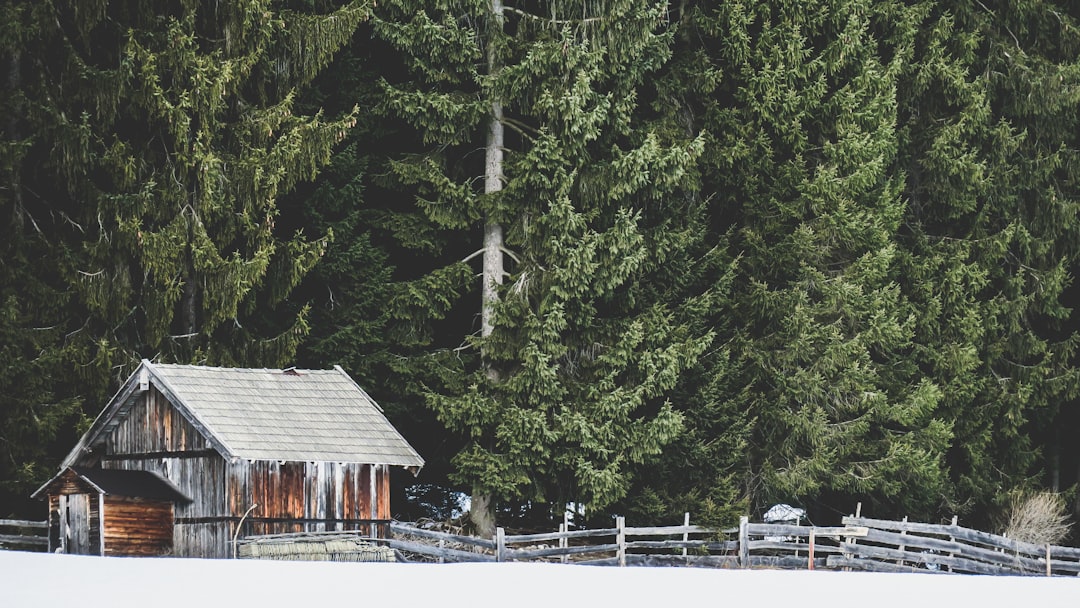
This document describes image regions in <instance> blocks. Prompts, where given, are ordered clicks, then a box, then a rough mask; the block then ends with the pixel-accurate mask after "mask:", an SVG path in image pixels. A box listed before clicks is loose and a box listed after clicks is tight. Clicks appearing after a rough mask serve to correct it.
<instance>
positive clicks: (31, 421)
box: [0, 0, 369, 478]
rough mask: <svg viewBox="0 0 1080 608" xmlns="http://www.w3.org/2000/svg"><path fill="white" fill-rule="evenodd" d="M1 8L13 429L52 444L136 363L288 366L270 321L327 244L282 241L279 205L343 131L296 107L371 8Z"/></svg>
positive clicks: (288, 344)
mask: <svg viewBox="0 0 1080 608" xmlns="http://www.w3.org/2000/svg"><path fill="white" fill-rule="evenodd" d="M321 4H327V6H316V5H321ZM2 14H3V18H0V21H3V22H4V24H3V26H2V27H3V28H4V29H3V39H2V43H3V48H2V53H3V61H4V71H5V74H6V85H7V86H6V87H5V94H4V95H3V100H4V110H6V112H5V120H6V121H7V124H6V129H5V138H4V142H3V146H4V147H3V167H2V168H3V172H4V180H5V181H4V186H5V187H4V188H3V193H2V196H3V201H2V202H3V210H4V212H5V218H6V219H5V227H4V229H5V236H6V237H7V238H5V239H4V247H6V248H9V249H10V251H8V252H6V253H10V254H11V257H10V258H7V257H6V256H5V257H6V259H9V260H10V261H11V262H10V265H8V264H5V272H4V275H3V280H4V281H5V282H4V285H3V290H4V296H5V302H6V304H5V305H4V307H5V311H6V313H7V314H5V320H4V331H5V333H8V334H9V335H12V336H15V337H12V339H11V340H10V341H9V340H8V339H7V338H5V341H4V347H5V348H11V349H13V350H17V351H18V354H17V356H16V357H15V358H14V359H13V360H12V364H13V365H15V366H17V367H20V368H21V369H22V371H21V372H20V373H18V374H9V375H7V376H6V378H15V377H25V376H26V375H28V374H29V375H30V376H33V377H34V378H35V381H34V382H31V383H27V384H26V385H25V387H26V389H27V390H31V391H33V392H34V393H36V394H35V395H34V396H33V397H32V398H26V399H24V398H23V397H15V398H13V399H11V400H9V399H7V397H5V400H4V408H3V411H4V414H3V415H4V418H3V419H4V420H5V421H11V422H12V425H11V426H10V427H9V426H8V425H7V424H5V431H4V432H5V434H7V435H8V437H7V438H8V439H10V440H12V441H13V443H14V442H15V441H17V442H18V443H20V444H23V443H28V442H27V440H26V439H24V437H41V438H42V439H45V440H47V439H48V437H49V436H51V434H52V433H51V432H47V429H49V428H50V427H53V426H55V422H50V421H53V420H54V419H61V420H68V419H70V416H71V413H72V409H73V408H75V409H77V407H78V405H77V404H78V398H85V399H86V402H87V407H88V408H90V409H94V410H96V409H97V408H99V407H100V406H101V404H102V403H103V400H104V398H105V397H106V396H107V395H108V391H109V390H110V389H111V388H115V385H114V384H111V382H115V381H116V380H117V379H119V378H122V377H124V376H125V375H126V373H127V372H128V371H129V370H130V368H131V367H132V366H133V365H134V364H136V363H137V362H138V360H139V359H140V358H144V357H146V358H154V359H160V360H167V361H182V362H196V363H209V364H225V365H230V364H248V365H279V364H283V363H285V362H287V361H290V360H291V359H292V353H293V352H294V350H295V348H296V346H297V344H298V343H299V340H300V339H301V337H302V336H303V334H304V332H305V331H306V329H307V325H306V318H305V313H304V312H303V309H302V308H301V310H300V313H299V314H297V313H295V312H293V313H289V314H278V313H276V312H275V311H276V310H277V305H278V304H279V303H280V302H282V301H283V300H284V299H285V298H286V297H287V296H288V295H289V293H290V290H291V289H292V288H293V287H294V286H295V285H296V284H297V283H298V282H299V280H300V279H301V278H302V277H303V276H304V274H305V273H307V272H308V271H309V270H310V269H311V268H312V266H313V265H314V264H315V262H316V261H317V260H318V258H319V256H320V255H321V253H322V251H323V249H324V247H325V238H326V236H327V235H310V236H309V235H304V234H300V233H291V234H283V231H282V230H280V229H278V228H277V227H276V223H277V221H278V217H279V210H278V208H277V204H276V201H277V199H278V198H279V197H280V196H281V195H282V194H283V193H286V192H288V191H290V190H291V189H292V188H293V187H294V186H295V185H296V184H297V183H298V182H299V181H301V180H307V179H311V178H312V177H313V176H314V175H315V173H316V171H317V169H318V168H319V167H320V166H321V165H323V164H324V163H326V162H327V160H328V159H329V155H330V152H331V149H332V147H333V145H334V144H335V143H336V142H338V141H340V139H341V138H342V136H343V135H344V133H345V131H346V130H348V129H349V128H350V126H351V125H352V124H353V123H354V121H355V110H353V112H352V113H347V114H345V115H339V116H334V117H326V116H323V115H321V114H314V115H301V114H298V113H295V112H294V111H293V107H294V100H295V99H296V95H297V90H298V87H301V86H303V85H305V84H306V83H308V82H309V81H310V80H311V79H312V78H313V77H314V76H315V75H316V74H317V73H318V71H319V70H321V69H322V68H323V67H325V66H326V65H327V64H328V63H329V61H330V60H331V58H332V56H333V54H334V52H335V51H336V50H337V49H338V48H339V47H341V46H342V45H343V44H345V43H346V42H347V41H348V40H349V39H350V38H351V36H352V34H353V32H354V31H355V29H356V27H357V25H358V24H359V23H360V22H361V21H362V20H364V19H366V18H367V16H368V14H369V3H367V2H352V3H348V4H345V5H343V6H341V5H337V6H332V5H330V3H321V2H311V3H305V2H298V3H293V5H291V6H290V5H289V3H283V2H274V1H268V0H240V1H236V2H198V1H195V2H149V1H145V2H143V1H132V2H126V1H125V2H119V1H111V0H98V1H93V2H66V1H63V0H58V1H55V2H53V1H50V2H20V1H16V0H8V1H5V2H4V3H3V8H2ZM8 218H9V219H10V221H11V223H10V225H8V221H7V220H8ZM20 264H21V265H22V266H19V265H20ZM9 269H10V270H9ZM13 292H16V293H18V295H13ZM23 298H25V300H22V299H23ZM73 372H74V374H73V376H72V377H70V379H69V377H68V376H67V375H68V374H72V373H73ZM39 380H40V384H37V382H38V381H39ZM35 386H36V387H38V389H40V388H41V387H50V388H49V389H48V390H38V389H35V388H33V387H35ZM51 387H56V388H51ZM18 392H20V391H16V392H15V393H9V394H18ZM72 399H74V401H72ZM73 403H74V404H75V405H74V406H73V405H72V404H73ZM59 404H67V405H63V406H61V405H59ZM43 411H44V412H48V414H47V415H40V412H43ZM31 428H37V429H38V430H37V431H31V430H30V429H31ZM68 428H69V429H70V427H68ZM53 430H55V429H53ZM12 438H15V439H12ZM17 453H19V452H18V451H16V450H10V451H7V452H6V454H9V455H10V454H17ZM24 461H25V458H24V457H23V456H21V455H16V456H12V458H11V461H7V460H5V478H7V477H8V475H7V470H8V469H7V467H8V466H14V467H15V468H19V467H23V466H24V465H25V466H29V464H28V463H25V462H24Z"/></svg>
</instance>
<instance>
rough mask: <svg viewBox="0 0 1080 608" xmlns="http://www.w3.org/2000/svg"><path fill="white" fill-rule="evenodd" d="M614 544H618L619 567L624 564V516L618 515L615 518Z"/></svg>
mask: <svg viewBox="0 0 1080 608" xmlns="http://www.w3.org/2000/svg"><path fill="white" fill-rule="evenodd" d="M615 530H616V532H615V544H617V545H618V546H619V553H618V555H619V567H620V568H621V567H623V566H625V565H626V518H625V517H623V516H622V515H619V516H617V517H616V518H615Z"/></svg>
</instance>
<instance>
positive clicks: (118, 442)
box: [105, 386, 210, 455]
mask: <svg viewBox="0 0 1080 608" xmlns="http://www.w3.org/2000/svg"><path fill="white" fill-rule="evenodd" d="M208 449H210V442H209V441H208V440H207V439H206V438H205V437H203V436H202V434H201V433H199V432H198V431H197V430H195V428H194V427H193V426H191V423H189V422H188V421H187V420H186V419H185V418H184V416H183V415H181V414H180V412H179V410H177V409H176V408H175V407H173V405H172V403H170V402H169V400H168V399H166V398H165V396H164V395H162V394H161V393H160V392H159V391H158V390H157V389H156V388H154V387H153V386H151V387H150V390H148V391H146V392H145V393H143V394H142V395H140V396H139V398H138V399H137V401H136V402H135V403H134V404H133V405H132V406H131V408H130V409H129V410H128V413H127V415H126V416H124V418H123V420H121V421H120V422H119V424H117V426H116V428H114V429H113V430H112V432H111V433H109V434H108V436H107V437H106V439H105V453H106V454H107V455H115V454H147V453H160V452H188V451H195V450H208Z"/></svg>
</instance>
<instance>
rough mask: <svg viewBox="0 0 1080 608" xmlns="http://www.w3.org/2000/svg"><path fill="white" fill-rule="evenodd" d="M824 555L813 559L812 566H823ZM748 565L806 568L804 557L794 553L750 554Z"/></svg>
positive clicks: (754, 566) (794, 568)
mask: <svg viewBox="0 0 1080 608" xmlns="http://www.w3.org/2000/svg"><path fill="white" fill-rule="evenodd" d="M825 559H826V558H824V557H819V558H817V559H815V560H814V566H815V567H817V568H824V567H825ZM750 567H752V568H783V569H787V570H805V569H806V557H802V556H795V555H752V556H750Z"/></svg>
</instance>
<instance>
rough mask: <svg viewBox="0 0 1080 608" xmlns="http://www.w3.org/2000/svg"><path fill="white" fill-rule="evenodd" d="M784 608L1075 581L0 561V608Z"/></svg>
mask: <svg viewBox="0 0 1080 608" xmlns="http://www.w3.org/2000/svg"><path fill="white" fill-rule="evenodd" d="M695 605H701V606H742V607H746V608H765V607H770V606H777V607H784V608H788V607H790V608H813V607H819V606H820V607H822V608H824V607H828V608H842V607H845V606H873V607H875V608H878V607H890V606H897V607H900V606H903V607H904V608H915V607H918V608H923V607H927V606H947V607H949V608H966V607H968V606H973V607H976V608H985V607H993V606H1009V607H1010V608H1015V607H1017V606H1038V607H1039V608H1052V607H1055V606H1070V607H1072V606H1077V605H1080V578H1073V577H1069V578H1042V577H991V576H972V575H954V576H949V575H940V574H917V573H912V574H878V573H865V572H828V571H815V572H807V571H779V570H710V569H698V568H634V567H630V568H615V567H596V566H564V565H559V564H524V563H507V564H492V563H488V564H445V565H440V564H356V563H327V562H273V561H248V560H200V559H179V558H102V557H82V556H69V555H51V554H42V553H20V552H12V551H0V606H2V607H3V608H23V607H35V608H52V607H57V608H60V607H63V608H70V607H71V606H79V608H84V607H95V606H108V607H110V608H125V607H129V606H130V607H140V608H141V607H144V606H151V607H154V608H169V607H172V606H176V607H180V606H183V607H185V608H202V607H204V606H230V607H240V606H243V607H249V606H250V607H254V608H274V607H277V606H282V607H285V606H287V607H289V608H308V607H309V606H370V607H372V608H386V607H394V606H409V607H422V608H427V607H438V608H442V607H453V606H469V607H470V608H489V607H490V608H497V607H499V606H515V607H516V606H525V607H532V606H535V607H544V608H551V607H552V606H555V607H558V608H563V607H568V606H588V607H589V608H606V607H608V606H611V607H616V608H621V607H624V606H650V607H653V606H695Z"/></svg>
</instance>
